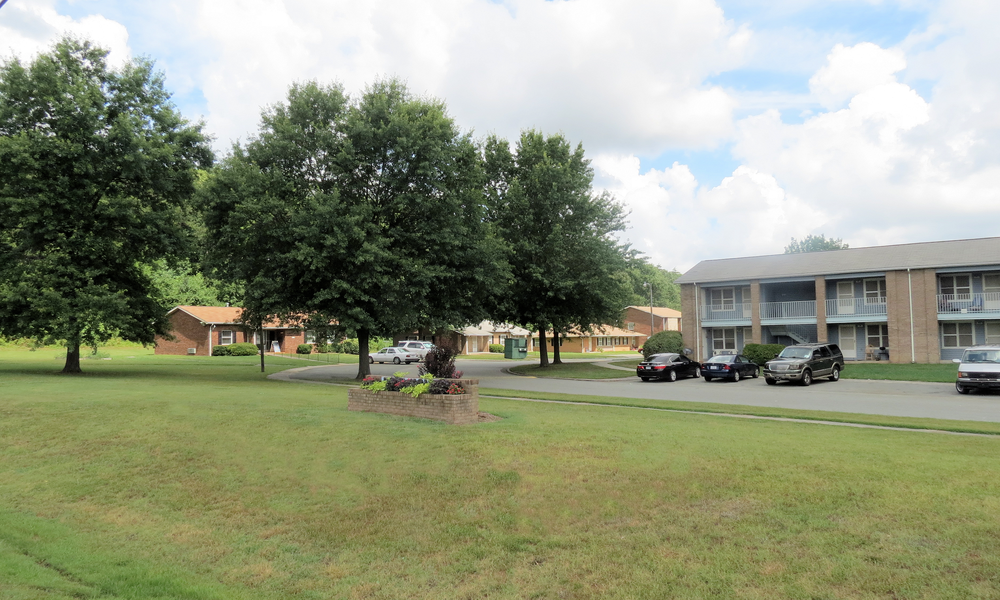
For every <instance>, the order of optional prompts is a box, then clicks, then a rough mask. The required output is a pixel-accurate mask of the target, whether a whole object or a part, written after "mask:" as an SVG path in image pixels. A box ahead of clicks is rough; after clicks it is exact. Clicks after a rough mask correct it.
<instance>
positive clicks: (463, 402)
mask: <svg viewBox="0 0 1000 600" xmlns="http://www.w3.org/2000/svg"><path fill="white" fill-rule="evenodd" d="M452 381H454V382H456V383H458V384H459V385H461V386H462V387H463V388H465V393H464V394H421V395H420V396H418V397H416V398H414V397H413V396H411V395H409V394H404V393H403V392H373V391H370V390H363V389H360V388H356V389H354V388H352V389H350V390H347V409H348V410H356V411H361V412H379V413H385V414H387V415H399V416H402V417H419V418H422V419H435V420H437V421H444V422H445V423H448V424H450V425H468V424H470V423H476V422H478V421H479V380H478V379H453V380H452Z"/></svg>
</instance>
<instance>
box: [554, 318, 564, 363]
mask: <svg viewBox="0 0 1000 600" xmlns="http://www.w3.org/2000/svg"><path fill="white" fill-rule="evenodd" d="M552 364H554V365H561V364H563V362H562V359H561V358H559V332H558V331H556V330H555V327H553V328H552Z"/></svg>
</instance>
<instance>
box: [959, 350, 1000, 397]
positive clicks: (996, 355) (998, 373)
mask: <svg viewBox="0 0 1000 600" xmlns="http://www.w3.org/2000/svg"><path fill="white" fill-rule="evenodd" d="M954 362H956V363H958V379H957V380H956V381H955V390H956V391H957V392H958V393H959V394H968V393H969V392H970V391H972V390H996V389H1000V346H994V345H990V346H972V347H971V348H966V349H965V353H964V354H962V358H956V359H954Z"/></svg>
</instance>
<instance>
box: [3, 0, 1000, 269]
mask: <svg viewBox="0 0 1000 600" xmlns="http://www.w3.org/2000/svg"><path fill="white" fill-rule="evenodd" d="M993 4H998V5H1000V3H983V2H980V1H977V0H825V1H812V0H770V1H764V0H617V1H612V0H560V1H555V2H553V1H546V0H439V1H438V2H433V3H431V2H425V3H415V2H412V0H368V1H366V2H364V3H358V2H356V1H354V2H351V1H347V0H323V1H321V0H285V1H284V2H281V3H274V2H269V1H266V0H165V1H163V2H154V3H137V2H125V1H122V0H94V1H88V0H58V1H57V0H34V1H32V2H28V1H27V0H9V2H8V4H7V5H6V6H5V7H4V8H3V9H2V10H0V54H4V55H7V56H9V55H11V54H14V55H18V56H23V57H30V56H31V55H32V53H34V52H38V51H40V50H43V49H44V48H45V47H46V46H47V45H48V44H50V43H51V42H52V41H53V40H54V39H55V38H56V37H57V36H58V35H59V34H60V33H61V32H67V31H68V32H73V33H76V34H78V35H85V36H88V37H91V38H93V39H95V40H96V41H98V42H99V43H102V44H104V45H105V46H107V47H109V48H110V49H111V50H112V56H113V57H116V58H117V59H119V60H124V59H126V58H127V57H128V56H138V55H144V56H149V57H151V58H153V59H154V60H155V61H156V62H157V64H158V66H159V67H160V68H161V69H162V70H164V72H165V74H166V78H167V85H168V87H169V88H170V89H171V90H172V91H173V93H174V99H175V102H176V103H177V105H178V106H179V108H180V109H181V110H182V112H183V113H184V114H185V115H186V116H188V117H189V118H191V119H204V120H205V123H206V128H207V130H208V131H209V132H210V133H212V134H213V135H214V136H215V137H216V143H215V145H216V148H217V149H218V150H219V151H220V153H224V152H226V151H227V150H228V148H229V147H230V145H231V143H232V142H233V141H235V140H240V139H246V137H247V136H248V135H250V134H252V132H253V131H254V130H255V129H256V127H257V124H258V120H259V115H260V111H261V109H262V107H264V106H267V105H269V104H272V103H274V102H279V101H280V100H281V98H282V96H283V95H284V93H285V91H286V90H287V87H288V85H289V84H291V83H292V82H295V81H302V80H306V79H318V80H321V81H333V80H336V81H340V82H342V83H343V84H344V85H345V87H346V88H347V89H348V90H349V91H352V92H354V93H357V92H359V91H361V90H362V89H363V87H364V86H365V85H366V84H367V83H369V82H371V81H373V80H374V79H376V78H379V77H385V76H396V77H400V78H403V79H405V80H406V81H407V82H408V84H409V85H410V87H411V89H413V90H414V91H416V92H418V93H421V94H429V95H433V96H437V97H439V98H442V99H444V100H445V101H446V102H447V104H448V106H449V110H450V112H451V113H452V115H453V116H454V117H455V119H456V121H457V122H458V123H459V125H460V126H462V127H463V128H466V129H472V130H474V131H475V132H476V133H477V134H485V133H498V134H500V135H504V136H508V137H515V136H516V135H517V134H518V132H519V131H520V130H522V129H524V128H537V129H541V130H543V131H547V132H555V131H561V132H562V133H564V134H565V135H566V136H567V137H569V138H570V139H571V140H574V141H581V142H582V143H583V144H584V146H585V148H586V149H587V151H588V155H590V157H591V159H592V161H593V165H594V167H595V173H596V176H597V178H596V185H597V186H598V187H601V188H604V189H608V190H610V191H612V192H613V193H614V194H615V195H616V197H618V198H619V200H620V201H621V202H623V203H624V204H626V205H627V206H628V208H629V209H630V210H631V211H632V220H631V225H630V227H629V229H628V231H626V232H624V234H623V238H624V239H626V240H628V241H630V242H631V243H633V244H634V245H635V246H636V247H637V248H639V249H640V250H643V251H644V252H646V253H647V254H648V255H649V256H651V257H652V258H653V259H654V260H655V261H657V262H659V263H660V264H662V265H663V266H665V267H671V268H681V269H683V268H686V267H688V266H690V265H692V264H693V263H694V262H697V261H698V260H702V259H705V258H719V257H724V256H739V255H746V254H764V253H770V252H780V251H781V250H782V248H783V247H784V245H785V244H787V242H788V240H789V239H790V238H791V237H803V236H805V235H808V234H810V233H824V234H826V235H833V236H835V237H841V238H844V239H845V240H847V241H848V242H849V243H851V244H852V245H855V246H859V245H873V244H883V243H899V242H909V241H923V240H930V239H948V238H953V237H976V236H983V235H994V234H995V231H993V229H992V228H991V226H990V225H989V223H991V222H996V221H995V218H996V217H1000V214H998V213H1000V196H998V195H997V192H996V191H995V190H997V189H1000V185H998V184H1000V158H998V157H1000V152H998V150H1000V148H997V144H998V143H1000V141H998V140H1000V135H998V133H1000V132H998V131H997V128H998V127H1000V122H996V121H998V120H1000V119H998V120H995V119H994V118H993V117H992V116H991V115H993V114H1000V106H997V105H998V104H1000V98H998V97H997V96H998V93H1000V92H997V90H1000V81H998V79H1000V76H998V75H997V74H996V71H997V70H996V69H995V67H994V66H993V65H995V64H996V62H995V61H996V59H998V58H1000V46H998V43H997V42H996V41H995V38H996V36H995V35H994V34H993V32H992V30H991V27H990V23H995V22H996V21H997V18H1000V6H997V7H994V6H993Z"/></svg>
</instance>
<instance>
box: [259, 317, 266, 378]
mask: <svg viewBox="0 0 1000 600" xmlns="http://www.w3.org/2000/svg"><path fill="white" fill-rule="evenodd" d="M265 343H266V342H265V341H264V321H261V322H260V372H261V373H263V372H264V352H265V351H266V350H267V349H266V348H264V344H265Z"/></svg>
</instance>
